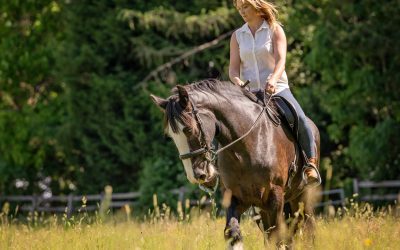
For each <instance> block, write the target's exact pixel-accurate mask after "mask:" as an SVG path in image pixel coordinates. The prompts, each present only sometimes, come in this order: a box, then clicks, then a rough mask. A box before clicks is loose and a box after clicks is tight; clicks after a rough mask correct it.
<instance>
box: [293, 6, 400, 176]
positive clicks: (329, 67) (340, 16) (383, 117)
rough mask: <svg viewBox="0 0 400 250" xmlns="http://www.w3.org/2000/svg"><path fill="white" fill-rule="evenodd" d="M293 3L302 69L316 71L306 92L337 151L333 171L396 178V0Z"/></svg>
mask: <svg viewBox="0 0 400 250" xmlns="http://www.w3.org/2000/svg"><path fill="white" fill-rule="evenodd" d="M294 7H295V8H294V9H295V10H296V12H294V13H293V14H294V15H293V16H294V19H293V27H295V28H298V29H297V32H295V33H294V34H295V36H296V37H297V39H301V41H303V42H302V46H303V51H304V59H305V62H306V64H305V67H307V68H308V69H309V70H311V71H312V72H314V75H312V74H311V77H310V81H311V82H313V85H314V86H313V87H312V88H311V92H310V95H311V96H313V99H314V103H315V102H316V103H318V106H320V108H321V109H322V113H325V114H327V115H328V117H329V123H328V124H326V131H327V132H328V133H329V138H330V140H331V142H333V143H335V144H336V145H337V149H338V150H339V151H341V153H340V152H339V155H341V156H340V157H339V158H337V159H336V160H337V161H336V162H335V161H334V166H335V169H337V171H338V173H344V172H343V169H346V168H347V169H349V168H353V175H357V176H359V177H363V178H373V179H374V178H375V179H396V178H398V177H399V173H400V168H399V163H398V157H399V154H398V152H399V148H398V147H399V146H398V145H399V144H400V139H399V138H400V137H399V136H398V132H397V131H398V128H399V125H398V122H399V108H398V107H399V104H398V100H399V97H400V95H399V93H400V92H399V91H398V88H397V87H396V84H397V83H398V81H399V73H398V70H397V68H398V67H399V66H400V65H399V62H400V61H399V47H398V46H397V45H396V43H397V41H398V39H399V38H400V37H399V35H400V34H399V32H397V28H396V27H397V26H398V23H399V21H400V20H399V15H397V14H396V13H398V12H399V10H400V6H399V4H398V1H385V2H376V1H369V0H365V1H359V2H342V1H339V2H337V1H324V2H321V1H306V2H302V3H296V4H295V5H294ZM296 23H297V25H296ZM309 105H311V103H310V104H309ZM333 152H334V154H332V157H335V155H338V152H337V150H335V151H333ZM354 167H355V168H354ZM354 170H357V171H356V172H354Z"/></svg>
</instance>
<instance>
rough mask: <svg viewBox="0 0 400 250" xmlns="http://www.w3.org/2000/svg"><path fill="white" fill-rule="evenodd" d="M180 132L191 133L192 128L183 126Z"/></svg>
mask: <svg viewBox="0 0 400 250" xmlns="http://www.w3.org/2000/svg"><path fill="white" fill-rule="evenodd" d="M182 132H183V133H184V134H191V133H192V129H191V128H188V127H185V128H183V129H182Z"/></svg>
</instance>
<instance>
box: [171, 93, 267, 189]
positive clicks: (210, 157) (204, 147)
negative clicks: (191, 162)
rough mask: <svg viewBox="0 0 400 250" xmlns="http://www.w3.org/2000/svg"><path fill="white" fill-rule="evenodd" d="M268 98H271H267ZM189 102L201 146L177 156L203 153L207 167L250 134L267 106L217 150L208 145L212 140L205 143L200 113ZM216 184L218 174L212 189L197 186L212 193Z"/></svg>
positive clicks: (187, 156)
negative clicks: (234, 136)
mask: <svg viewBox="0 0 400 250" xmlns="http://www.w3.org/2000/svg"><path fill="white" fill-rule="evenodd" d="M269 99H271V98H269ZM268 102H269V100H268ZM268 102H267V105H268ZM190 103H191V105H192V115H193V116H194V118H195V120H196V123H197V125H198V127H199V131H200V133H199V136H198V139H199V142H200V146H201V147H200V148H199V149H196V150H193V151H190V152H189V153H186V154H181V155H179V158H180V159H181V160H186V159H191V158H193V157H196V156H199V155H204V158H205V160H206V161H207V169H208V166H209V165H210V164H211V163H214V162H215V160H216V159H217V156H218V154H219V153H221V152H222V151H224V150H225V149H227V148H229V147H231V146H232V145H234V144H235V143H237V142H239V141H240V140H242V139H243V138H245V137H246V136H247V135H249V134H250V132H251V131H252V130H253V129H254V128H255V126H256V125H257V123H258V121H259V120H260V117H261V116H262V114H263V113H264V111H265V108H266V106H267V105H265V106H263V108H262V110H261V112H260V114H259V115H258V117H257V119H256V120H255V121H254V123H253V125H252V126H251V128H250V129H249V130H248V131H247V132H246V133H245V134H243V135H242V136H241V137H239V138H237V139H236V140H234V141H232V142H231V143H229V144H228V145H226V146H224V147H222V148H220V149H218V150H217V151H215V150H214V147H213V146H211V145H210V144H211V141H212V140H211V141H210V143H207V139H206V134H205V132H204V127H203V122H202V120H201V118H200V115H199V110H198V109H197V108H196V105H194V103H192V102H190ZM216 126H217V125H216ZM218 184H219V176H217V181H216V184H215V185H214V187H213V188H212V189H210V188H208V187H205V186H204V185H202V184H199V187H200V189H202V190H203V191H205V192H207V193H209V194H212V193H214V192H215V191H216V189H217V187H218Z"/></svg>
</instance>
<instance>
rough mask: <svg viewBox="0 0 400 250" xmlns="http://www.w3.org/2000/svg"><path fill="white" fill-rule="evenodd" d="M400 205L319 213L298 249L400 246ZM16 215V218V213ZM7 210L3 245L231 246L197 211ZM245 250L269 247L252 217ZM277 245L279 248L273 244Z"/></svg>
mask: <svg viewBox="0 0 400 250" xmlns="http://www.w3.org/2000/svg"><path fill="white" fill-rule="evenodd" d="M398 212H399V207H394V208H390V207H389V208H385V209H380V210H374V209H372V207H371V206H369V205H362V206H361V205H358V204H353V205H352V207H350V208H344V209H339V210H335V211H334V210H332V209H331V210H330V215H329V216H328V215H325V216H324V217H322V216H318V217H317V220H316V221H317V229H316V235H315V239H314V242H312V240H311V239H310V238H309V237H307V235H306V234H304V233H303V232H300V233H299V234H298V235H297V236H296V239H295V249H324V250H325V249H399V246H400V238H399V235H400V221H399V217H398V215H399V213H398ZM11 217H12V216H11ZM11 217H10V216H9V215H8V216H5V214H4V212H3V215H2V216H1V217H0V218H1V225H0V249H2V250H8V249H62V250H67V249H135V250H136V249H225V248H226V245H225V242H224V237H223V229H224V226H225V220H224V218H223V217H215V218H214V217H213V216H212V215H210V213H207V212H200V211H199V210H197V209H192V210H191V212H189V213H187V214H182V213H181V212H179V211H178V212H177V215H173V214H172V213H170V210H169V208H167V207H164V208H162V209H159V208H156V209H154V210H153V211H151V212H149V213H148V215H147V216H145V217H143V216H142V217H140V218H139V217H137V218H134V217H133V216H132V218H131V215H130V210H129V208H125V209H123V211H120V212H119V213H116V214H114V215H110V214H108V215H107V214H105V215H101V214H98V213H96V214H94V215H88V214H82V215H81V216H77V217H72V218H66V216H65V215H64V216H58V217H57V216H53V217H48V216H47V217H46V216H44V215H40V214H38V213H34V214H30V215H29V216H28V217H27V218H26V220H25V221H24V222H21V221H19V220H16V219H12V218H11ZM241 229H242V234H243V236H244V247H245V249H265V246H264V243H263V236H262V233H261V232H260V231H259V229H258V228H257V226H256V224H255V223H254V222H252V221H251V219H250V217H244V218H243V220H242V223H241ZM271 249H273V248H271Z"/></svg>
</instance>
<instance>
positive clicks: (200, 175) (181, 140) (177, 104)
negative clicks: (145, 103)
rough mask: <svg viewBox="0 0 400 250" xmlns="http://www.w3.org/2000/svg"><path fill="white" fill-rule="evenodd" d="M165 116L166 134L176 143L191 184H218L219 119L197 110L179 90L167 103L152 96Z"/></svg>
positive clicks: (204, 110) (202, 108)
mask: <svg viewBox="0 0 400 250" xmlns="http://www.w3.org/2000/svg"><path fill="white" fill-rule="evenodd" d="M151 98H152V99H153V101H154V103H156V104H157V105H158V106H159V107H160V108H161V109H162V111H163V112H164V114H165V124H164V132H165V134H166V135H167V136H169V137H170V138H172V139H173V141H174V142H175V145H176V147H177V148H178V151H179V154H180V158H181V160H182V162H183V165H184V167H185V171H186V177H187V178H188V180H189V181H190V182H191V183H200V184H203V183H204V184H205V185H206V186H208V185H207V184H209V183H213V182H215V179H216V178H215V177H216V175H217V173H216V170H215V167H214V165H213V161H212V158H213V154H212V152H213V151H212V148H211V145H212V140H213V138H214V136H215V133H216V118H215V116H214V114H213V113H212V112H211V111H210V110H208V109H206V108H204V107H196V106H195V104H194V103H193V101H192V100H191V99H190V98H189V93H188V91H187V89H186V88H185V87H183V86H179V85H178V86H177V95H172V96H170V97H169V98H168V99H166V100H165V99H162V98H160V97H157V96H154V95H151Z"/></svg>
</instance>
